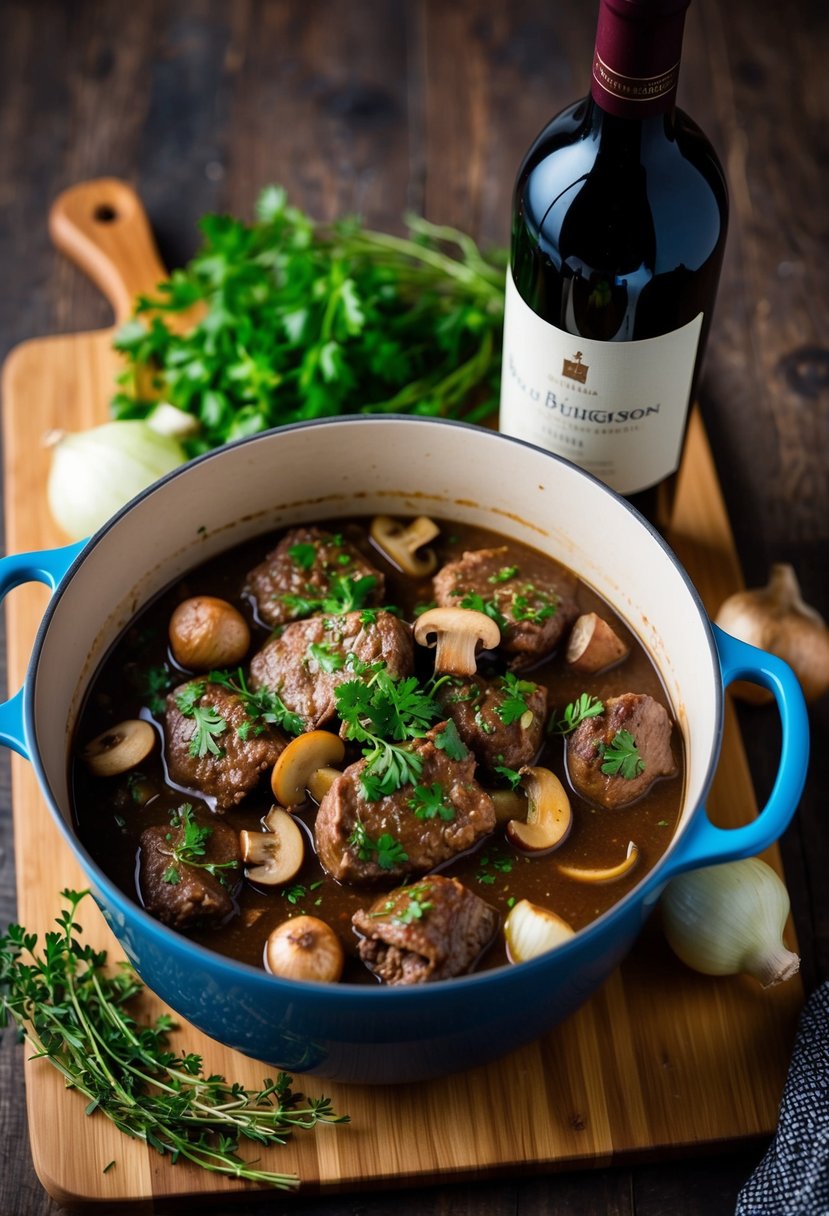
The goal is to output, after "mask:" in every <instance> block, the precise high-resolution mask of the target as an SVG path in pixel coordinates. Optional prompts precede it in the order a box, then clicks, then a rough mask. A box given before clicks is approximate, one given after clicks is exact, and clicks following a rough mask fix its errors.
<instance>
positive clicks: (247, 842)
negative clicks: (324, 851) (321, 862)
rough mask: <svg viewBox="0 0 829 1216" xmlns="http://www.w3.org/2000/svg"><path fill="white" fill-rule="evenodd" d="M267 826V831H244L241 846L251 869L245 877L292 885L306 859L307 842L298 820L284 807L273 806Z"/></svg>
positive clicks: (277, 884) (241, 834)
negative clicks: (291, 882)
mask: <svg viewBox="0 0 829 1216" xmlns="http://www.w3.org/2000/svg"><path fill="white" fill-rule="evenodd" d="M265 823H266V824H267V827H268V831H267V832H247V831H242V832H240V833H239V845H240V847H241V850H242V860H243V861H244V862H245V865H246V866H248V865H249V866H250V868H249V869H246V870H245V877H246V878H249V879H250V880H251V882H257V883H262V884H263V885H264V886H268V887H276V886H280V885H281V884H282V883H286V882H290V881H291V879H292V878H293V877H294V876H295V875H296V874H298V873H299V871H300V869H301V867H302V862H303V860H304V858H305V842H304V840H303V837H302V832H301V831H300V830H299V828H298V827H297V825H296V823H295V822H294V820H293V819H292V818H291V816H290V815H289V814H288V812H287V811H283V810H282V809H281V807H272V808H271V810H270V811H269V812H268V815H267V818H266V819H265ZM250 863H253V864H252V865H251V864H250Z"/></svg>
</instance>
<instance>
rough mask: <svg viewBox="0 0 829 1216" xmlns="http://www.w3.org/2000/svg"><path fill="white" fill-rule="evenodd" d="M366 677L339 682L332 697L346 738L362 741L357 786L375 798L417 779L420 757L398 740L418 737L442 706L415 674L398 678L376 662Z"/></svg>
mask: <svg viewBox="0 0 829 1216" xmlns="http://www.w3.org/2000/svg"><path fill="white" fill-rule="evenodd" d="M366 675H367V678H365V677H364V678H358V679H354V680H345V681H343V683H342V684H340V685H338V687H337V688H335V690H334V700H335V703H336V706H337V713H338V714H339V716H340V719H341V721H342V724H343V735H344V737H345V738H346V739H353V740H355V741H356V742H358V743H364V744H365V745H366V746H365V747H364V748H363V756H364V757H365V759H366V766H365V768H364V770H363V773H362V776H361V785H362V788H363V793H364V794H365V796H366V798H368V799H369V800H371V801H376V800H377V799H378V798H382V797H384V796H385V795H388V794H393V793H394V792H395V790H398V789H400V788H401V787H402V786H404V785H407V784H409V783H413V782H415V781H417V779H418V778H419V777H420V774H421V771H422V769H423V761H422V759H421V758H420V756H418V755H417V754H416V753H414V752H412V751H410V750H409V749H408V748H406V747H404V746H401V744H405V743H406V742H407V741H409V740H413V739H419V738H422V737H423V735H425V733H426V731H427V730H428V728H429V725H430V724H431V723H432V722H433V721H434V720H435V719H436V718H438V717H439V716H440V708H439V706H438V705H437V702H436V701H435V700H434V699H433V697H432V696H430V694H429V693H428V692H426V690H425V689H423V688H422V687H421V686H420V685H419V684H418V681H417V679H416V678H415V677H414V676H409V677H407V678H404V679H396V678H395V677H394V676H393V675H391V673H390V672H389V671H387V670H386V668H385V665H383V666H382V667H377V665H376V664H373V665H372V666H371V668H370V669H367V673H366Z"/></svg>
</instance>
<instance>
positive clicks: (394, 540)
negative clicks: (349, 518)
mask: <svg viewBox="0 0 829 1216" xmlns="http://www.w3.org/2000/svg"><path fill="white" fill-rule="evenodd" d="M439 532H440V528H439V527H438V525H437V524H436V523H435V521H434V520H433V519H429V518H428V516H426V515H418V517H417V519H413V520H412V522H411V523H410V524H408V525H405V526H404V525H403V524H401V523H400V521H399V520H397V519H392V518H391V516H390V515H375V517H374V519H373V520H372V521H371V529H370V534H371V539H372V540H373V541H374V543H375V545H377V548H378V549H380V550H381V551H382V552H383V553H384V554H385V555H386V557H387V558H388V559H389V561H391V562H393V563H394V565H395V566H397V567H398V569H400V570H402V571H403V573H404V574H409V575H411V577H412V578H425V577H426V575H428V574H432V573H433V572H434V570H435V567H436V566H437V564H438V559H437V556H436V555H435V552H434V550H433V549H427V550H426V552H425V553H422V554H420V555H419V556H418V549H421V548H422V547H423V546H424V545H428V543H429V541H430V540H434V539H435V537H436V536H437V535H438V533H439Z"/></svg>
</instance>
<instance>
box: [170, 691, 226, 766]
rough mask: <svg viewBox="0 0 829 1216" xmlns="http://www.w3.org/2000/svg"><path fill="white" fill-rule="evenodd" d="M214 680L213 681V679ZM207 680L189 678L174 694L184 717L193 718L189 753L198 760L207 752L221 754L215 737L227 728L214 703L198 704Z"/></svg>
mask: <svg viewBox="0 0 829 1216" xmlns="http://www.w3.org/2000/svg"><path fill="white" fill-rule="evenodd" d="M214 682H215V681H214ZM206 686H207V682H206V681H205V680H191V681H190V683H189V684H186V685H185V686H184V688H183V689H182V690H181V692H179V693H178V694H177V695H176V705H177V706H178V709H179V711H180V712H181V713H182V714H183V715H184V717H185V718H192V719H193V724H194V725H193V734H192V735H191V737H190V755H191V756H197V757H198V758H199V759H200V760H201V759H202V758H203V757H204V756H206V755H207V754H208V752H209V753H210V754H211V755H212V756H221V755H222V754H223V753H222V749H221V748H220V747H219V745H218V743H217V742H216V739H217V738H218V736H219V735H221V734H224V732H225V731H226V730H227V722H225V720H224V718H223V717H222V715H221V714H220V713H219V711H218V710H217V709H216V707H215V706H214V705H199V704H198V702H199V699H200V698H201V697H202V696H204V692H205V688H206Z"/></svg>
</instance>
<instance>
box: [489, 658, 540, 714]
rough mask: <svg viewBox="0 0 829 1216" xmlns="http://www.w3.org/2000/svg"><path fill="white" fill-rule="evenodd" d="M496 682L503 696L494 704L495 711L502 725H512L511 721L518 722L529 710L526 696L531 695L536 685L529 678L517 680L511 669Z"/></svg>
mask: <svg viewBox="0 0 829 1216" xmlns="http://www.w3.org/2000/svg"><path fill="white" fill-rule="evenodd" d="M498 684H499V688H500V689H501V690H502V692H503V694H504V697H503V700H502V701H501V703H500V704H499V705H497V706H496V708H495V712H496V713H497V715H498V717H499V718H500V719H501V721H502V722H503V724H504V726H512V724H513V722H518V721H519V719H521V718H523V716H524V714H526V713H528V712H529V706H528V705H527V701H526V698H527V697H530V696H532V694H533V693H534V692H535V690H536V688H537V685H536V684H533V683H532V682H531V681H530V680H519V678H518V676H516V675H515V673H514V672H512V671H508V672H506V673H505V674H504V675H503V676H501V678H500V680H499V682H498Z"/></svg>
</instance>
